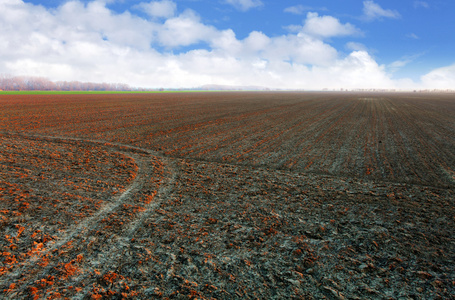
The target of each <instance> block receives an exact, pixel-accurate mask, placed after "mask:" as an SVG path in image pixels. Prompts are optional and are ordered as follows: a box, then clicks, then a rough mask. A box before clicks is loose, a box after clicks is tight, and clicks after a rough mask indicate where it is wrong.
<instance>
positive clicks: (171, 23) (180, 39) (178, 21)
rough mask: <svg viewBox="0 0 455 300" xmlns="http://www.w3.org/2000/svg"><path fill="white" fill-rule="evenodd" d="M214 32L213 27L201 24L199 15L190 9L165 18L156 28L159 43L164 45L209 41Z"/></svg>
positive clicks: (183, 44)
mask: <svg viewBox="0 0 455 300" xmlns="http://www.w3.org/2000/svg"><path fill="white" fill-rule="evenodd" d="M216 34H217V30H216V29H215V28H214V27H212V26H207V25H204V24H202V23H201V22H200V19H199V16H198V15H197V14H196V13H194V12H193V11H191V10H187V11H185V12H184V13H183V14H181V15H179V16H177V17H175V18H171V19H167V20H166V22H165V23H164V24H163V26H162V27H160V28H159V29H158V30H157V35H158V38H159V41H160V43H161V44H162V45H164V46H166V47H178V46H188V45H191V44H195V43H199V42H203V41H210V40H211V39H213V38H214V37H215V35H216Z"/></svg>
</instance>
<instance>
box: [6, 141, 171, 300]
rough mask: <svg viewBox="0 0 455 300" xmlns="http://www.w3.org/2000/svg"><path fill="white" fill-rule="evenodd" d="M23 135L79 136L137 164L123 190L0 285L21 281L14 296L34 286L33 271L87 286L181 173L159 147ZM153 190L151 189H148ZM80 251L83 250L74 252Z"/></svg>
mask: <svg viewBox="0 0 455 300" xmlns="http://www.w3.org/2000/svg"><path fill="white" fill-rule="evenodd" d="M22 136H25V137H27V138H33V139H40V140H46V141H51V142H55V143H59V142H66V141H77V142H80V143H83V144H97V145H103V146H104V147H106V148H107V149H108V150H109V151H112V152H119V153H122V154H124V155H126V156H127V157H129V158H131V159H133V160H134V162H135V163H136V165H137V166H138V170H137V174H136V177H135V179H134V181H133V182H132V183H131V184H130V185H129V186H128V187H127V189H126V190H125V191H124V192H123V193H121V194H120V195H118V196H114V197H113V198H112V199H111V200H110V201H107V203H106V204H105V205H104V206H102V207H101V208H100V209H99V210H98V211H97V212H96V213H94V214H93V215H92V216H90V217H87V218H85V219H83V220H82V221H81V222H79V223H76V224H74V225H73V226H71V227H70V228H69V229H68V230H66V231H65V232H64V233H63V234H61V235H59V236H58V239H57V241H55V242H50V243H48V244H47V245H45V247H44V248H43V249H42V250H41V251H40V252H38V253H36V254H35V255H33V256H31V257H30V258H29V259H27V260H24V261H22V262H21V263H20V265H19V266H17V267H16V268H15V270H14V271H13V272H11V273H9V274H5V276H3V278H1V280H0V286H1V287H3V288H5V287H9V286H11V284H14V285H15V286H16V287H17V288H16V289H15V290H14V292H13V293H11V294H10V295H9V296H12V297H14V295H24V294H26V293H27V290H28V289H30V286H29V284H30V275H31V274H34V276H33V277H34V278H46V277H49V276H51V275H54V277H55V278H57V280H60V281H62V283H61V284H64V283H63V281H65V280H66V279H68V278H69V277H72V278H71V284H72V285H76V286H78V285H79V284H77V283H82V286H84V284H83V282H84V281H86V280H88V281H89V280H90V278H89V277H90V275H91V274H92V272H91V271H92V270H93V269H96V270H97V271H96V272H102V273H104V272H108V270H110V269H112V268H114V267H115V266H116V265H117V264H118V261H119V260H121V256H122V255H124V252H125V249H127V248H128V246H129V244H130V242H131V239H132V237H133V236H134V233H135V232H136V230H137V229H138V228H140V226H141V225H142V224H143V222H144V220H145V219H146V218H147V217H148V216H149V215H150V214H153V213H155V212H154V210H155V209H156V208H157V207H158V206H159V204H160V203H161V201H163V199H166V197H167V196H168V194H169V193H170V191H171V190H172V186H173V183H174V181H175V178H176V176H177V173H176V168H175V164H174V162H173V161H171V160H170V159H168V158H165V157H162V156H160V155H159V154H158V153H156V152H155V151H151V150H148V149H143V148H138V147H132V146H129V145H124V144H115V143H109V142H106V141H97V140H84V139H80V138H70V137H52V136H40V135H22ZM157 166H158V168H159V167H162V168H163V170H162V173H163V176H162V177H161V178H154V175H153V174H155V173H156V168H157ZM156 188H157V189H156ZM155 189H156V190H155ZM152 190H153V192H152V193H151V194H150V192H151V191H152ZM144 194H145V195H146V196H148V197H146V199H147V200H146V201H144ZM147 194H149V195H147ZM128 210H136V212H135V213H133V214H131V213H130V212H128ZM122 214H123V216H122V217H123V218H120V219H121V220H118V219H117V216H118V215H122ZM106 220H107V221H109V222H111V223H114V224H115V223H117V224H115V225H114V226H117V225H119V226H117V228H115V230H113V231H112V232H111V231H110V230H109V228H110V227H112V226H106V225H105V223H106ZM95 237H96V238H95ZM67 248H72V250H71V251H70V252H71V253H73V254H72V256H75V257H72V256H70V257H67V258H66V259H63V261H64V262H66V264H63V263H62V259H61V255H62V254H63V255H64V254H65V252H66V250H65V249H67ZM74 248H77V249H74ZM90 248H94V249H95V251H85V250H87V249H90ZM74 250H76V251H74ZM78 253H80V254H79V255H76V254H78ZM43 258H45V259H48V260H49V262H50V263H49V264H48V265H47V266H46V267H44V268H43V267H40V266H39V265H38V264H37V262H39V260H41V259H43ZM55 270H60V271H59V272H58V275H60V276H55ZM65 273H66V274H65ZM75 276H77V277H75ZM89 288H90V286H86V289H85V291H83V292H82V291H79V292H78V297H79V298H81V299H82V298H84V297H85V296H86V295H87V294H88V293H89V292H90V291H89Z"/></svg>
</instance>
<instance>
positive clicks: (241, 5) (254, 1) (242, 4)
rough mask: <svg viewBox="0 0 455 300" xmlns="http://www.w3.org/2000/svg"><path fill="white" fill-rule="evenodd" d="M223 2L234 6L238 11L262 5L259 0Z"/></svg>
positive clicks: (230, 0) (226, 0)
mask: <svg viewBox="0 0 455 300" xmlns="http://www.w3.org/2000/svg"><path fill="white" fill-rule="evenodd" d="M225 2H226V3H227V4H230V5H232V6H234V7H235V8H237V9H238V10H240V11H247V10H249V9H251V8H255V7H259V6H262V5H264V3H262V1H261V0H225Z"/></svg>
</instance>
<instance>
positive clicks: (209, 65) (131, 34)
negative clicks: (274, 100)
mask: <svg viewBox="0 0 455 300" xmlns="http://www.w3.org/2000/svg"><path fill="white" fill-rule="evenodd" d="M153 3H160V4H163V3H168V4H170V3H171V1H159V2H157V1H154V2H148V3H146V4H147V5H149V4H150V5H151V4H153ZM172 3H173V2H172ZM245 3H247V2H245ZM147 5H146V6H140V7H142V8H144V7H149V8H150V7H151V6H147ZM169 7H170V6H169ZM172 7H173V6H172ZM144 9H145V8H144ZM149 15H151V16H153V17H152V18H141V17H139V16H137V15H135V14H133V13H132V12H129V11H125V12H124V13H114V12H113V11H111V10H110V9H109V8H108V7H107V6H106V2H105V1H92V2H89V3H86V4H84V3H83V2H81V1H76V0H73V1H69V2H65V3H64V4H62V5H61V6H59V7H56V8H53V9H46V8H44V7H42V6H36V5H33V4H29V3H24V2H22V1H19V0H4V1H1V2H0V28H2V29H3V30H2V32H1V33H0V34H1V36H2V43H0V73H6V74H11V75H30V76H42V77H47V78H49V79H51V80H79V81H92V82H122V83H126V84H129V85H131V86H138V87H150V88H156V87H165V88H180V87H181V88H185V87H187V88H188V87H196V86H201V85H205V84H228V85H257V86H267V87H270V88H282V89H321V88H363V87H364V88H396V87H400V86H403V85H402V83H400V82H397V81H394V80H392V79H391V77H390V74H389V73H388V70H387V67H386V66H383V65H379V64H378V63H377V62H376V61H375V60H374V58H373V57H372V56H371V55H370V54H369V53H368V52H367V51H366V47H364V46H363V45H361V44H355V43H352V42H351V43H350V44H349V43H348V45H349V46H347V47H348V49H350V51H351V53H349V54H347V55H344V54H343V53H340V52H339V51H337V49H335V48H334V47H333V46H332V45H330V44H329V43H328V42H327V41H326V38H330V37H337V36H350V35H356V34H359V32H360V31H359V30H358V29H357V28H356V27H354V26H353V25H350V24H349V23H346V24H343V23H341V22H340V21H339V20H338V19H336V18H334V17H331V16H319V15H318V14H315V13H310V14H308V15H307V17H306V20H305V21H304V23H303V26H300V28H299V30H297V31H296V32H291V33H288V34H283V35H279V36H268V35H266V34H265V33H263V32H260V31H252V32H251V33H250V34H249V35H248V36H247V37H245V38H243V39H239V38H238V37H237V36H236V34H235V32H234V31H233V30H232V29H225V30H220V29H218V28H216V27H214V26H211V25H207V24H204V22H203V21H202V20H201V18H200V17H199V16H198V14H197V13H195V12H194V11H191V10H187V11H184V12H183V13H180V14H176V10H175V8H172V9H171V10H168V11H167V12H166V11H165V10H161V11H159V10H154V11H152V13H151V14H149ZM24 20H27V22H24ZM201 44H203V47H199V46H200V45H201ZM189 46H191V47H189ZM185 47H188V48H185ZM163 49H164V50H163ZM185 49H191V50H185ZM175 50H178V51H180V52H177V54H175V53H174V51H175ZM454 69H455V67H453V66H452V67H450V68H448V69H447V70H446V69H438V70H435V71H434V72H432V73H429V74H427V75H426V76H425V77H423V78H422V82H424V83H425V84H432V82H436V81H437V80H439V79H441V80H443V81H444V82H447V83H453V78H454V77H453V74H454ZM451 80H452V81H451ZM452 86H455V85H452Z"/></svg>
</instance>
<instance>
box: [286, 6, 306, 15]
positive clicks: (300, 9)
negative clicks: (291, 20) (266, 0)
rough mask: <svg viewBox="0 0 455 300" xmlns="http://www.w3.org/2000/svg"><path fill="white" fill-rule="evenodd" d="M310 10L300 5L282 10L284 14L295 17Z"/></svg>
mask: <svg viewBox="0 0 455 300" xmlns="http://www.w3.org/2000/svg"><path fill="white" fill-rule="evenodd" d="M310 9H311V8H310V7H308V6H304V5H301V4H300V5H295V6H290V7H286V8H285V9H284V12H287V13H291V14H295V15H302V14H303V13H304V12H305V11H308V10H310Z"/></svg>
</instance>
